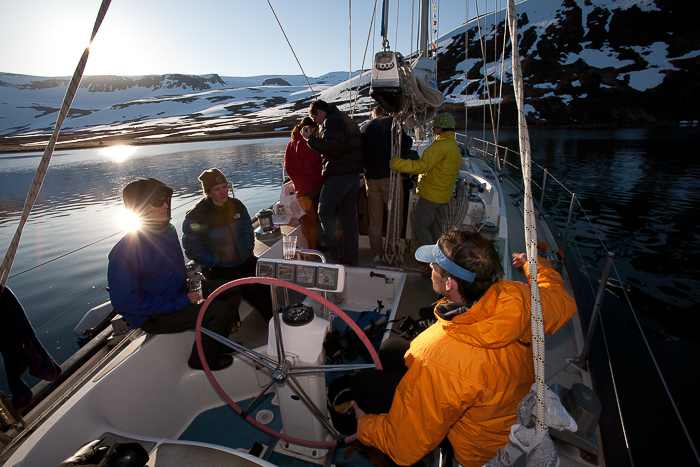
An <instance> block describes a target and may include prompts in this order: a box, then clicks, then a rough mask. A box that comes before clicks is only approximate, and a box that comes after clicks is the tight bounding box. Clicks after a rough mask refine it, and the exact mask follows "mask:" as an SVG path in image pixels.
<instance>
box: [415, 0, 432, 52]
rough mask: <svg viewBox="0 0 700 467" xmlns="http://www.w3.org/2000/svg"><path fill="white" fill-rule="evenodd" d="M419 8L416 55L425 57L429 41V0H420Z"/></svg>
mask: <svg viewBox="0 0 700 467" xmlns="http://www.w3.org/2000/svg"><path fill="white" fill-rule="evenodd" d="M419 8H420V11H419V16H418V57H427V56H428V50H429V49H428V42H429V41H430V0H421V1H420V7H419ZM418 57H416V58H418Z"/></svg>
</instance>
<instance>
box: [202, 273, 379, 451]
mask: <svg viewBox="0 0 700 467" xmlns="http://www.w3.org/2000/svg"><path fill="white" fill-rule="evenodd" d="M247 284H268V285H278V286H281V287H287V288H289V289H292V290H296V291H297V292H300V293H302V294H304V295H306V296H308V297H311V298H313V299H314V300H316V301H317V302H319V303H321V304H322V305H326V306H327V307H328V308H330V309H331V310H332V311H333V312H334V313H336V314H337V315H338V317H339V318H341V319H342V320H343V321H345V324H347V325H348V326H350V328H351V329H352V330H353V331H355V333H356V334H357V336H358V337H359V338H360V340H361V341H362V343H363V344H364V345H365V347H367V350H368V351H369V354H370V356H371V357H372V361H373V362H374V364H375V365H376V366H377V369H378V370H381V369H382V364H381V362H380V361H379V356H378V355H377V352H376V351H375V350H374V347H373V346H372V343H371V342H370V341H369V339H368V338H367V336H366V335H365V333H364V332H363V331H362V329H360V327H359V326H358V325H357V324H356V323H355V322H354V321H353V320H352V319H350V317H349V316H348V315H347V314H346V313H345V312H344V311H343V310H341V309H340V308H338V306H336V305H335V304H333V303H331V302H329V301H328V300H326V299H325V298H323V297H322V296H321V295H319V294H317V293H316V292H313V291H311V290H308V289H306V288H304V287H302V286H300V285H297V284H293V283H291V282H286V281H283V280H280V279H274V278H271V277H246V278H244V279H237V280H235V281H232V282H229V283H227V284H224V285H222V286H221V287H219V288H218V289H216V290H215V291H214V292H213V293H212V294H211V295H209V297H207V299H206V300H205V301H204V303H203V304H202V308H201V309H200V310H199V316H198V317H197V325H196V327H195V340H196V342H197V352H198V353H199V359H200V361H201V362H202V367H203V368H204V372H205V373H206V375H207V378H209V382H210V383H211V384H212V386H214V389H215V390H216V392H217V393H219V395H220V396H221V397H222V398H223V399H224V400H225V401H226V402H227V403H228V405H229V406H231V408H232V409H233V410H235V411H236V413H238V414H239V415H241V414H242V413H243V410H242V409H241V408H240V407H239V406H238V405H237V404H236V403H235V402H234V401H233V399H231V398H230V397H229V396H228V394H226V391H225V390H224V389H223V388H222V387H221V385H220V384H219V382H218V381H217V380H216V377H215V376H214V374H213V373H212V371H211V369H210V368H209V364H208V363H207V360H206V358H204V350H203V348H202V331H201V328H202V321H203V319H204V313H205V312H206V310H207V308H208V307H209V304H210V303H211V302H212V300H214V299H215V298H216V297H217V296H218V295H219V294H221V293H223V292H225V291H226V290H228V289H232V288H234V287H238V286H241V285H247ZM245 419H246V421H248V422H249V423H251V424H252V425H253V426H255V427H256V428H258V429H260V430H262V431H264V432H265V433H267V434H269V435H271V436H274V437H277V438H280V439H283V440H285V441H288V442H290V443H294V444H299V445H302V446H308V447H314V448H332V447H335V446H337V445H338V444H348V443H351V442H353V441H354V440H355V439H356V438H357V434H354V435H351V436H348V437H347V438H343V439H341V440H340V441H309V440H305V439H300V438H295V437H293V436H289V435H285V434H283V433H280V432H278V431H275V430H273V429H272V428H269V427H267V426H265V425H263V424H262V423H260V422H258V421H257V420H255V419H254V418H252V417H251V416H250V414H246V416H245Z"/></svg>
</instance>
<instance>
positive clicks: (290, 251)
mask: <svg viewBox="0 0 700 467" xmlns="http://www.w3.org/2000/svg"><path fill="white" fill-rule="evenodd" d="M296 253H297V238H296V237H294V236H292V235H286V236H284V237H282V254H283V256H284V259H294V257H295V256H296Z"/></svg>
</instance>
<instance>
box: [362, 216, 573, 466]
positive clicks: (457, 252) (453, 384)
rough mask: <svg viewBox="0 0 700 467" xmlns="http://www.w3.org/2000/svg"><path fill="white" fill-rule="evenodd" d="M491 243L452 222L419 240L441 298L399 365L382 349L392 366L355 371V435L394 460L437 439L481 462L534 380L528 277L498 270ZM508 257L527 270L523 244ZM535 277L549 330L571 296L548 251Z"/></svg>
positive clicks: (407, 460) (410, 458)
mask: <svg viewBox="0 0 700 467" xmlns="http://www.w3.org/2000/svg"><path fill="white" fill-rule="evenodd" d="M493 243H494V242H493V240H490V239H488V238H486V237H483V236H481V235H480V234H479V233H477V232H474V231H466V230H459V229H452V230H450V231H448V232H446V233H444V234H442V236H441V237H440V240H439V241H438V243H437V244H436V245H426V246H422V247H420V248H419V249H418V250H417V251H416V258H417V259H418V260H420V261H424V262H426V263H430V265H431V267H432V269H433V275H432V281H433V289H434V290H435V291H436V292H437V293H439V294H440V295H442V296H443V297H445V298H444V299H443V300H441V301H440V302H438V304H437V306H436V307H435V311H434V312H435V317H436V318H437V322H436V323H435V324H433V325H432V326H430V327H429V328H427V329H426V330H425V331H423V332H422V333H421V334H419V335H418V336H417V337H416V338H415V339H414V340H413V341H412V342H411V343H410V348H409V349H408V351H407V352H405V355H404V354H403V353H396V352H395V355H394V357H396V356H400V355H403V357H404V364H403V365H401V366H402V367H403V368H401V367H400V366H399V365H397V364H396V359H395V358H394V359H391V358H390V357H391V355H389V356H385V355H380V357H382V362H383V363H384V362H388V363H391V362H394V363H393V366H394V368H393V371H392V369H389V371H386V369H385V371H378V370H365V371H362V372H360V373H358V374H357V375H356V376H355V378H354V379H353V380H352V383H351V387H352V390H353V396H354V399H355V401H354V402H353V406H354V408H355V415H356V417H357V419H358V426H357V439H358V440H359V441H360V442H361V443H363V444H364V445H367V446H372V447H375V448H377V449H379V450H380V451H382V452H383V453H385V454H387V455H389V457H391V459H392V460H394V461H395V462H396V463H397V464H399V465H411V464H414V463H416V462H418V461H419V460H420V459H421V458H423V457H424V456H425V455H426V454H428V453H429V452H431V451H432V450H433V449H435V448H436V447H437V446H442V447H446V448H448V449H449V447H450V446H451V447H452V449H453V450H454V456H455V458H456V459H457V461H458V462H459V463H460V464H461V465H462V466H464V467H477V466H482V465H484V464H485V463H486V462H488V461H489V460H490V459H492V458H493V457H495V455H496V451H497V450H498V449H499V448H500V447H502V446H504V445H505V444H506V443H507V442H508V434H509V432H510V427H511V425H513V424H514V423H515V422H516V411H517V406H518V403H519V402H520V401H521V400H522V399H523V397H525V396H526V395H527V394H528V393H529V392H530V387H531V386H532V384H533V383H534V381H535V373H534V368H533V361H532V347H531V346H530V341H531V333H530V286H529V285H528V284H525V283H522V282H516V281H508V280H503V279H500V277H501V276H502V275H503V269H502V267H501V264H500V261H499V258H498V253H496V251H495V249H494V248H493ZM513 265H514V266H515V267H524V270H525V273H526V274H527V276H528V279H529V277H530V274H529V270H528V269H527V263H526V262H525V254H524V253H516V254H514V255H513ZM537 282H538V284H539V287H540V300H541V304H542V315H543V319H544V327H545V333H547V334H553V333H554V332H556V331H557V330H558V329H560V328H561V327H563V326H564V325H565V324H566V323H567V322H568V321H569V319H571V317H572V316H573V315H574V314H575V313H576V304H575V302H574V299H573V297H571V295H569V293H568V292H567V291H566V290H565V288H564V281H563V280H562V278H561V276H560V275H559V273H558V272H556V271H555V270H554V268H553V267H552V265H551V264H550V263H549V262H548V261H547V260H546V259H544V258H538V271H537ZM387 342H392V341H387ZM394 342H397V341H394ZM398 342H400V341H398ZM385 344H386V343H385ZM404 349H405V347H404ZM383 350H384V345H383V346H382V351H383ZM399 362H400V360H399ZM392 385H393V388H395V391H391V390H389V389H393V388H392ZM380 399H381V400H380Z"/></svg>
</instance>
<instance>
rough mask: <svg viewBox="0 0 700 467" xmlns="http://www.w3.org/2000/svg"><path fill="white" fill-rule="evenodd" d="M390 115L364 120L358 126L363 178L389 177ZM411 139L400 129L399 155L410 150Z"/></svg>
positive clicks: (391, 120) (403, 154) (391, 119)
mask: <svg viewBox="0 0 700 467" xmlns="http://www.w3.org/2000/svg"><path fill="white" fill-rule="evenodd" d="M393 120H394V119H393V118H392V117H379V118H374V119H372V120H368V121H366V122H365V123H364V124H363V125H362V127H361V128H360V132H361V133H362V146H363V153H364V166H365V178H367V179H377V178H389V175H390V174H391V169H389V161H390V160H391V125H392V122H393ZM412 145H413V140H411V137H410V136H408V135H407V134H406V132H405V131H401V157H403V156H405V155H406V154H407V153H408V151H410V150H411V146H412Z"/></svg>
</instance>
